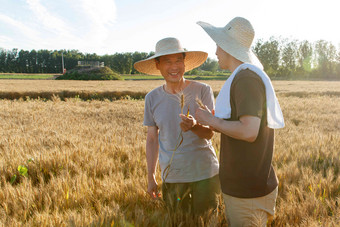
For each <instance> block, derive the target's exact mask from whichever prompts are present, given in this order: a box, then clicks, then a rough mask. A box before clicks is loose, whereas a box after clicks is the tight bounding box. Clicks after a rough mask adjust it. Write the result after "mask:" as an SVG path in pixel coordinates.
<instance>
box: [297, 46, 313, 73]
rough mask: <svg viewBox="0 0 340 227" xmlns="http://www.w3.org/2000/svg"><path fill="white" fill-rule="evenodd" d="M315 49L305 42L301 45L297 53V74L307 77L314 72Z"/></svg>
mask: <svg viewBox="0 0 340 227" xmlns="http://www.w3.org/2000/svg"><path fill="white" fill-rule="evenodd" d="M312 58H313V47H312V44H311V43H310V42H308V41H307V40H304V41H302V42H300V43H299V47H298V53H297V72H298V74H300V75H301V74H302V75H306V74H309V73H310V72H311V71H312Z"/></svg>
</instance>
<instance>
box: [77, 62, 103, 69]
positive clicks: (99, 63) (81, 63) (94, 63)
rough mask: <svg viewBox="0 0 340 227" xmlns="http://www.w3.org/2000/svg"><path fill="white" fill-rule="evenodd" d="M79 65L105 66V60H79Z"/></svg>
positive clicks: (90, 66) (89, 66) (87, 66)
mask: <svg viewBox="0 0 340 227" xmlns="http://www.w3.org/2000/svg"><path fill="white" fill-rule="evenodd" d="M78 66H81V67H86V68H98V67H104V62H99V61H78Z"/></svg>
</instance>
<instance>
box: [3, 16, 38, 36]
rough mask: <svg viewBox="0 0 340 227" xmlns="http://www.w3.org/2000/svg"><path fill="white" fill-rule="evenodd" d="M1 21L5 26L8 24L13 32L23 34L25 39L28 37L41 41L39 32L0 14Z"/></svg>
mask: <svg viewBox="0 0 340 227" xmlns="http://www.w3.org/2000/svg"><path fill="white" fill-rule="evenodd" d="M0 21H2V22H4V23H5V24H8V25H10V26H11V27H12V29H13V30H16V31H17V32H19V33H21V35H23V36H24V37H27V38H29V39H33V40H37V39H39V36H38V32H37V31H35V30H34V29H32V28H30V27H29V26H27V25H26V24H24V23H22V22H20V21H18V20H15V19H13V18H11V17H9V16H6V15H3V14H0Z"/></svg>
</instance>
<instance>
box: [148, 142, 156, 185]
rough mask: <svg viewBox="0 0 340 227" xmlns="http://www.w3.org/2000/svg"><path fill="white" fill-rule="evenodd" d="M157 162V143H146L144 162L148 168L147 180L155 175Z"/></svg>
mask: <svg viewBox="0 0 340 227" xmlns="http://www.w3.org/2000/svg"><path fill="white" fill-rule="evenodd" d="M157 161H158V141H157V142H155V141H153V142H147V144H146V162H147V167H148V179H152V178H154V176H155V173H156V166H157Z"/></svg>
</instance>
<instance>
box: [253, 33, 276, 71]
mask: <svg viewBox="0 0 340 227" xmlns="http://www.w3.org/2000/svg"><path fill="white" fill-rule="evenodd" d="M253 51H254V52H255V54H256V55H257V57H258V58H259V59H260V61H261V63H262V65H263V67H264V70H265V71H266V73H267V74H268V75H269V76H276V75H277V74H278V70H279V61H280V45H279V41H278V40H277V39H275V38H274V37H270V39H269V41H263V40H262V39H259V40H257V41H256V42H255V46H254V49H253Z"/></svg>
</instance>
